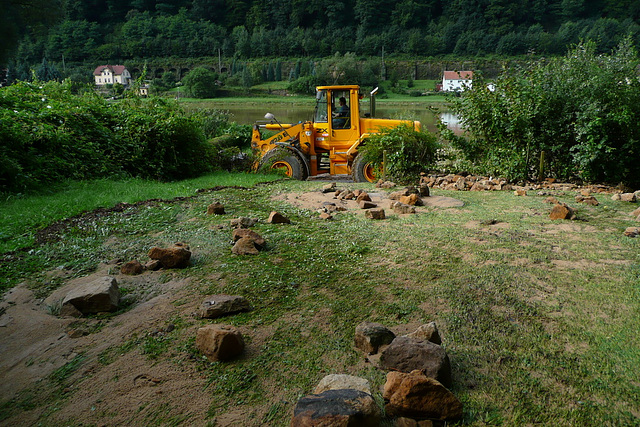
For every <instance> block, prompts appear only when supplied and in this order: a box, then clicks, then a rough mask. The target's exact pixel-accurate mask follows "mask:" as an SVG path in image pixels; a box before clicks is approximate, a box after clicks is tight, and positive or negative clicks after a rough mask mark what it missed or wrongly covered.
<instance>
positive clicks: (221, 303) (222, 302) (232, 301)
mask: <svg viewBox="0 0 640 427" xmlns="http://www.w3.org/2000/svg"><path fill="white" fill-rule="evenodd" d="M250 310H251V306H250V305H249V301H247V299H246V298H245V297H243V296H240V295H212V296H210V297H207V299H206V300H204V302H203V303H202V304H201V305H200V311H199V315H200V317H201V318H202V319H215V318H217V317H222V316H228V315H231V314H236V313H241V312H244V311H250Z"/></svg>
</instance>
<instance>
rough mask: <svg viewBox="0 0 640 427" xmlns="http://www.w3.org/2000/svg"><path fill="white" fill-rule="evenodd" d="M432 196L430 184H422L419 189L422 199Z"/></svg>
mask: <svg viewBox="0 0 640 427" xmlns="http://www.w3.org/2000/svg"><path fill="white" fill-rule="evenodd" d="M430 194H431V189H430V188H429V184H428V183H426V182H423V183H420V186H419V187H418V195H419V196H420V197H429V195H430Z"/></svg>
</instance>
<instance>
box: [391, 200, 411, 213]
mask: <svg viewBox="0 0 640 427" xmlns="http://www.w3.org/2000/svg"><path fill="white" fill-rule="evenodd" d="M391 209H393V211H394V212H395V213H397V214H414V213H416V208H415V206H409V205H406V204H404V203H401V202H391Z"/></svg>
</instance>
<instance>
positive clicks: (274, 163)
mask: <svg viewBox="0 0 640 427" xmlns="http://www.w3.org/2000/svg"><path fill="white" fill-rule="evenodd" d="M260 168H261V169H262V168H269V169H276V170H278V171H281V172H284V174H285V175H286V176H288V177H291V178H293V179H299V180H305V179H307V173H306V169H305V166H304V162H303V161H302V159H301V158H300V157H299V156H298V155H297V154H296V153H294V152H293V151H291V150H287V149H286V148H275V149H273V150H271V151H269V152H267V154H265V155H264V157H263V158H262V160H260Z"/></svg>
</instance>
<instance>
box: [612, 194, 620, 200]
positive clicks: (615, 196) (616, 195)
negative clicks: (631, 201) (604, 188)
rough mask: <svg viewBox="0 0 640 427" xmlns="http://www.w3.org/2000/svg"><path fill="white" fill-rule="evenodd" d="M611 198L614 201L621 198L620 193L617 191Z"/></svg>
mask: <svg viewBox="0 0 640 427" xmlns="http://www.w3.org/2000/svg"><path fill="white" fill-rule="evenodd" d="M611 200H613V201H614V202H615V201H618V200H620V193H616V194H614V195H613V196H611Z"/></svg>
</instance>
